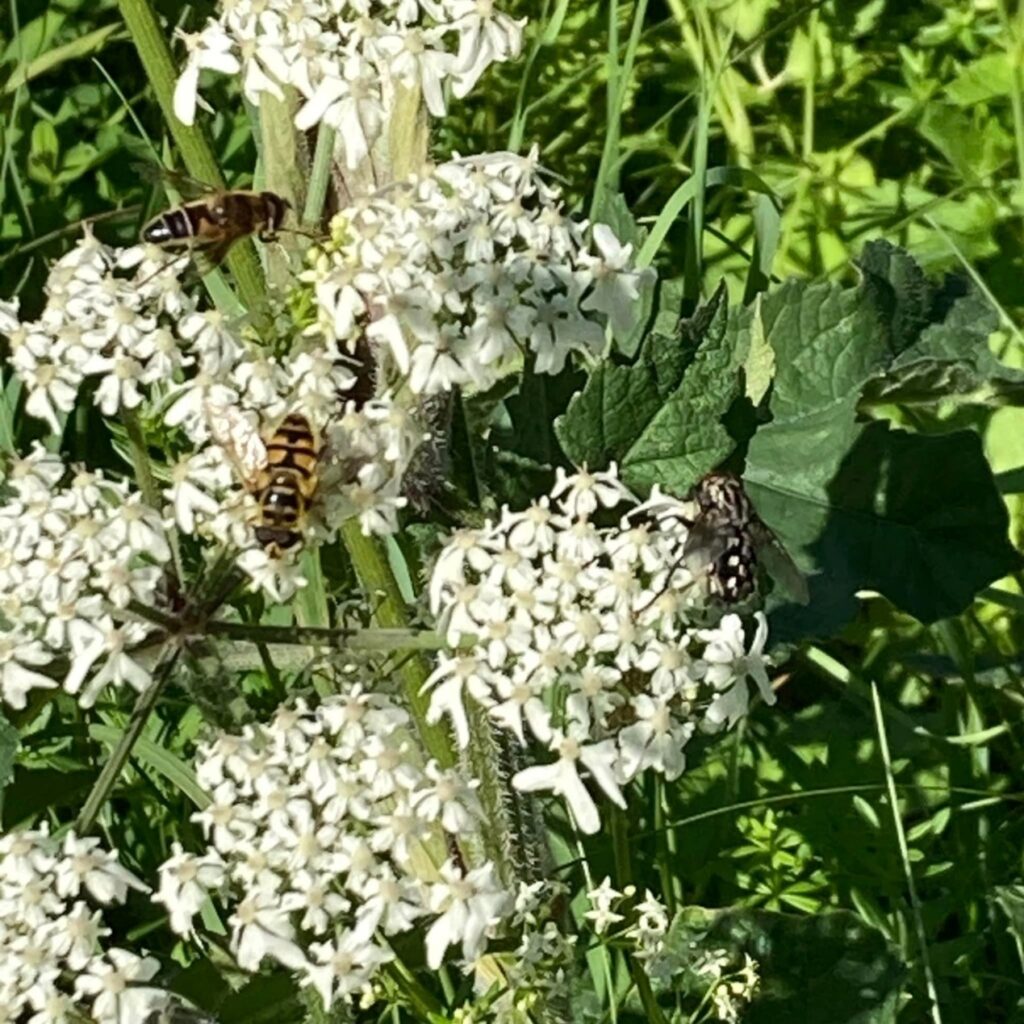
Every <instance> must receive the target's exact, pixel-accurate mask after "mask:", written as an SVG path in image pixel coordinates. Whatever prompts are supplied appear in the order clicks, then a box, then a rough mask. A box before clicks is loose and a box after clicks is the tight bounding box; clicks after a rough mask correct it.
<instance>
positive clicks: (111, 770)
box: [75, 645, 181, 835]
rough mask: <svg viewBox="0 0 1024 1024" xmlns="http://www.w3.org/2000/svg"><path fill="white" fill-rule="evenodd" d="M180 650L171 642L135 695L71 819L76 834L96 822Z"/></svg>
mask: <svg viewBox="0 0 1024 1024" xmlns="http://www.w3.org/2000/svg"><path fill="white" fill-rule="evenodd" d="M180 654H181V648H180V647H179V646H177V645H174V646H173V647H171V648H169V649H168V652H167V654H166V655H165V660H164V661H163V662H162V663H161V665H160V666H159V668H158V669H157V670H156V672H155V673H154V675H153V681H152V682H151V683H150V684H149V686H148V687H147V688H146V689H145V690H143V692H142V693H140V694H139V699H138V700H137V701H136V702H135V707H134V708H132V714H131V718H129V720H128V727H127V728H126V729H125V731H124V732H123V733H122V734H121V738H120V740H118V743H117V746H116V747H114V749H113V751H111V754H110V757H109V758H108V759H107V761H106V763H105V764H104V765H103V768H102V770H101V771H100V774H99V776H98V777H97V779H96V782H95V784H94V785H93V787H92V791H91V792H90V793H89V796H88V798H87V799H86V801H85V805H84V806H83V807H82V812H81V814H79V815H78V820H77V821H76V822H75V830H76V831H77V832H78V834H79V835H85V834H86V833H88V832H91V831H92V827H93V826H94V825H95V824H96V819H97V817H99V813H100V810H101V809H102V808H103V805H104V804H105V803H106V802H107V799H108V797H109V796H110V794H111V792H112V791H113V789H114V786H115V784H116V783H117V780H118V777H119V776H120V774H121V770H122V769H123V768H124V766H125V763H126V762H127V761H128V758H129V757H130V756H131V752H132V748H133V747H134V746H135V742H136V740H138V738H139V737H140V736H141V735H142V730H143V729H144V728H145V726H146V722H147V721H148V720H149V716H150V714H151V713H152V711H153V709H154V708H155V707H156V703H157V701H158V700H159V699H160V694H161V693H162V692H163V688H164V686H165V685H166V684H167V681H168V680H169V679H170V678H171V673H172V672H173V670H174V666H175V665H176V664H177V662H178V656H179V655H180Z"/></svg>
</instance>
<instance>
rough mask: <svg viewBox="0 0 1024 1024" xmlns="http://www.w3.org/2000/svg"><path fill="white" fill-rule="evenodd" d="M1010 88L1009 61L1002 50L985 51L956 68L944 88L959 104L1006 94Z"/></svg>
mask: <svg viewBox="0 0 1024 1024" xmlns="http://www.w3.org/2000/svg"><path fill="white" fill-rule="evenodd" d="M1012 90H1013V64H1012V63H1011V60H1010V54H1009V53H1008V52H1006V51H1000V52H998V53H989V54H986V55H985V56H984V57H979V58H978V59H977V60H975V61H972V62H971V63H970V64H968V65H967V66H966V67H963V68H961V69H960V73H959V74H958V75H957V76H956V79H955V80H954V81H952V82H951V83H950V84H949V85H948V86H947V87H946V95H947V96H948V97H949V99H950V100H951V101H952V102H953V103H955V104H956V105H957V106H959V107H971V106H974V104H976V103H985V102H986V101H987V100H991V99H997V98H999V97H1002V96H1009V95H1010V93H1011V92H1012Z"/></svg>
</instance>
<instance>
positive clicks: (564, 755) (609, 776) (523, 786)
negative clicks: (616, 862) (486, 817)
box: [512, 729, 626, 834]
mask: <svg viewBox="0 0 1024 1024" xmlns="http://www.w3.org/2000/svg"><path fill="white" fill-rule="evenodd" d="M550 749H551V750H552V751H553V752H554V753H556V754H557V755H558V760H557V761H553V762H551V763H550V764H539V765H533V766H532V767H530V768H524V769H522V770H521V771H518V772H516V774H515V775H513V776H512V785H513V786H515V788H516V789H520V790H523V791H524V792H527V793H535V792H538V791H543V790H549V791H550V792H552V793H555V794H556V795H557V796H561V797H564V798H565V801H566V803H567V804H568V806H569V812H570V813H571V814H572V817H573V820H574V821H575V823H576V826H577V828H579V830H580V831H581V832H586V833H588V834H593V833H594V832H597V831H598V830H599V829H600V827H601V819H600V817H599V815H598V813H597V805H596V804H595V803H594V800H593V798H592V797H591V795H590V793H589V792H588V791H587V787H586V786H585V785H584V784H583V781H582V779H581V778H580V775H579V767H580V765H582V766H583V767H585V768H587V769H588V770H589V771H590V774H591V776H592V777H593V779H594V781H595V782H597V784H598V785H599V786H600V787H601V789H602V790H603V791H604V793H605V795H606V796H607V797H608V798H609V799H610V800H611V801H612V802H613V803H616V804H618V806H619V807H622V808H625V806H626V800H625V797H623V795H622V791H621V790H620V789H619V786H618V783H617V782H616V780H615V773H614V766H615V761H616V752H615V744H614V743H613V742H612V741H610V740H603V741H602V742H600V743H592V744H587V745H583V744H581V743H580V741H579V740H578V739H577V738H575V737H574V736H572V735H569V736H567V735H566V734H565V733H563V732H562V731H561V730H560V729H554V730H552V736H551V744H550Z"/></svg>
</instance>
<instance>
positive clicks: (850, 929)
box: [665, 907, 907, 1024]
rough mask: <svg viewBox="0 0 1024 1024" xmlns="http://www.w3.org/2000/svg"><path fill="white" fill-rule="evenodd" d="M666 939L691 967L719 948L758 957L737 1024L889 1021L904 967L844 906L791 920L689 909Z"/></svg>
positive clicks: (692, 981)
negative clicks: (755, 979) (751, 991)
mask: <svg viewBox="0 0 1024 1024" xmlns="http://www.w3.org/2000/svg"><path fill="white" fill-rule="evenodd" d="M665 941H666V946H667V947H668V948H669V949H671V950H672V951H674V952H675V953H677V955H678V956H679V957H681V958H682V959H683V960H684V962H685V963H687V964H690V965H693V966H696V965H697V964H698V963H699V957H700V956H701V954H704V953H708V954H713V953H715V952H716V951H718V950H725V952H726V953H727V954H728V955H729V958H730V963H731V964H734V965H736V966H737V967H740V966H742V965H743V962H744V955H749V956H750V957H752V958H753V959H754V960H755V961H756V962H757V969H758V973H759V974H760V979H761V980H760V984H759V986H758V988H757V990H756V992H755V995H754V998H753V1000H752V1002H751V1003H750V1005H749V1006H748V1007H746V1008H745V1009H744V1010H743V1013H742V1020H743V1022H744V1024H793V1022H795V1021H800V1024H895V1021H896V1016H897V1009H898V1005H899V1000H900V993H901V990H902V987H903V983H904V980H905V977H906V973H907V972H906V968H905V966H904V964H903V962H902V960H901V959H900V957H899V955H898V952H897V950H896V949H895V948H894V947H893V946H891V945H890V944H889V943H888V942H887V941H886V939H885V938H884V936H882V935H881V934H880V933H879V932H877V931H875V930H874V929H873V928H870V927H868V926H867V925H865V924H864V923H863V922H862V921H861V920H860V919H859V918H858V917H857V916H856V915H854V914H852V913H850V912H848V911H831V912H827V913H820V914H813V915H807V916H799V917H798V916H795V915H790V914H780V913H773V912H771V911H767V910H721V911H718V910H706V909H704V908H702V907H690V908H687V909H686V910H684V911H681V912H680V914H679V915H678V916H677V917H676V919H675V920H674V921H673V922H672V925H671V928H670V930H669V934H668V936H667V938H666V940H665ZM701 983H702V979H701V978H700V977H699V976H696V977H694V976H693V973H692V972H691V971H687V972H684V973H683V974H682V976H681V977H677V979H676V984H677V985H679V984H685V985H686V988H687V990H688V991H691V992H692V991H695V990H696V991H699V989H700V986H701ZM703 986H704V988H705V989H706V988H707V979H706V977H705V978H704V979H703Z"/></svg>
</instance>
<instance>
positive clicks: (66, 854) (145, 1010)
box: [0, 825, 176, 1024]
mask: <svg viewBox="0 0 1024 1024" xmlns="http://www.w3.org/2000/svg"><path fill="white" fill-rule="evenodd" d="M130 889H135V890H138V891H145V890H146V886H145V885H143V884H142V882H140V881H139V879H137V878H136V877H135V876H134V875H133V874H131V872H129V871H127V870H126V869H125V868H123V867H122V866H121V865H120V864H119V863H118V860H117V853H116V851H107V850H104V849H102V848H101V847H100V845H99V840H98V839H86V838H79V837H77V836H76V835H75V833H74V832H68V833H66V834H65V835H64V836H63V837H62V838H61V839H60V840H57V839H54V838H52V837H51V836H50V834H49V831H48V829H47V827H46V826H45V825H43V827H42V828H40V829H38V830H25V831H19V832H10V833H8V834H7V835H5V836H0V1008H2V1009H3V1011H4V1014H3V1020H5V1021H12V1022H13V1021H27V1022H30V1024H37V1022H38V1024H49V1022H57V1021H71V1020H76V1021H77V1020H90V1021H99V1022H101V1024H126V1022H128V1021H144V1020H147V1019H148V1018H149V1015H150V1014H155V1013H160V1012H162V1011H164V1010H169V1009H170V1007H171V1006H172V1005H173V1004H174V1002H175V1001H176V1000H175V999H174V998H173V997H171V995H170V994H169V993H168V992H165V991H163V990H162V989H159V988H155V987H153V986H151V985H150V984H148V983H149V982H150V981H151V980H152V979H153V977H154V975H155V974H156V973H157V970H158V969H159V966H160V965H159V963H158V962H157V961H156V960H154V959H153V958H151V957H147V956H140V955H138V954H137V953H132V952H129V951H128V950H127V949H122V948H120V947H118V946H113V945H109V944H108V943H107V941H106V940H107V938H108V936H109V935H110V928H108V927H107V925H106V923H105V922H104V919H103V908H104V907H107V906H111V905H116V904H121V903H124V901H125V898H126V896H127V894H128V891H129V890H130Z"/></svg>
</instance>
